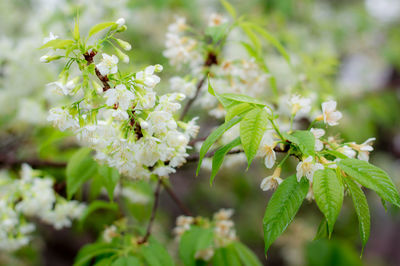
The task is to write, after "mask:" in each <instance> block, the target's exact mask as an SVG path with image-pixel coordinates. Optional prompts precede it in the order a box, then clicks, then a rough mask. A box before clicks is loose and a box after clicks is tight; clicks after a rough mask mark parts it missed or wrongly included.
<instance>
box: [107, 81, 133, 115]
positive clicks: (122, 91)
mask: <svg viewBox="0 0 400 266" xmlns="http://www.w3.org/2000/svg"><path fill="white" fill-rule="evenodd" d="M104 98H106V99H107V100H106V104H107V105H108V106H116V107H118V108H119V109H121V110H124V111H126V110H128V109H129V107H131V102H132V100H133V99H135V94H133V92H131V91H130V90H128V89H127V88H126V86H125V85H123V84H119V85H117V86H115V88H114V89H108V90H107V91H106V92H105V93H104Z"/></svg>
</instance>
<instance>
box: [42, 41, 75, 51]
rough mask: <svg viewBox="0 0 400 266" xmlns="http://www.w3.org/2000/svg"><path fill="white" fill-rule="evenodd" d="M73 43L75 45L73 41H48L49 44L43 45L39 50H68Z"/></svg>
mask: <svg viewBox="0 0 400 266" xmlns="http://www.w3.org/2000/svg"><path fill="white" fill-rule="evenodd" d="M73 43H74V41H73V40H62V39H55V40H51V41H48V42H47V43H45V44H44V45H42V46H41V47H40V48H39V49H44V48H53V49H66V48H67V47H69V46H70V45H71V44H73Z"/></svg>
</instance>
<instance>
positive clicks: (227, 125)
mask: <svg viewBox="0 0 400 266" xmlns="http://www.w3.org/2000/svg"><path fill="white" fill-rule="evenodd" d="M241 119H242V118H241V117H237V118H234V119H232V120H230V121H228V122H225V123H223V124H222V125H220V126H219V127H218V128H217V129H216V130H214V131H213V132H212V133H211V134H210V135H209V136H208V137H207V139H206V140H205V141H204V142H203V145H201V148H200V152H199V164H198V166H197V171H196V175H198V174H199V172H200V167H201V163H202V161H203V158H204V156H205V155H206V154H207V152H208V150H209V149H210V148H211V146H212V145H213V144H214V142H216V141H217V140H218V139H219V138H220V137H221V136H222V134H224V133H225V131H227V130H228V129H230V128H231V127H233V126H234V125H236V124H237V123H238V122H239V121H240V120H241Z"/></svg>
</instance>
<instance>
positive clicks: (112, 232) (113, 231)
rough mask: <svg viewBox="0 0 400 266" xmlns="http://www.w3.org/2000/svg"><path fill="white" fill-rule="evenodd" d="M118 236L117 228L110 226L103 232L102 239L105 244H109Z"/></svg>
mask: <svg viewBox="0 0 400 266" xmlns="http://www.w3.org/2000/svg"><path fill="white" fill-rule="evenodd" d="M117 235H118V233H117V227H116V226H115V225H111V226H109V227H107V228H106V229H105V230H104V232H103V239H104V241H105V242H107V243H110V242H111V240H112V239H113V238H114V237H116V236H117Z"/></svg>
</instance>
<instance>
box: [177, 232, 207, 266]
mask: <svg viewBox="0 0 400 266" xmlns="http://www.w3.org/2000/svg"><path fill="white" fill-rule="evenodd" d="M213 238H214V234H213V230H212V229H211V228H200V227H197V226H192V227H191V228H190V230H188V231H186V232H185V233H183V235H182V237H181V242H180V243H179V256H180V258H181V259H182V261H183V264H184V265H185V266H192V265H193V266H195V265H196V259H195V255H196V252H197V251H200V250H204V249H206V248H209V247H210V246H211V245H212V244H213Z"/></svg>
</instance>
